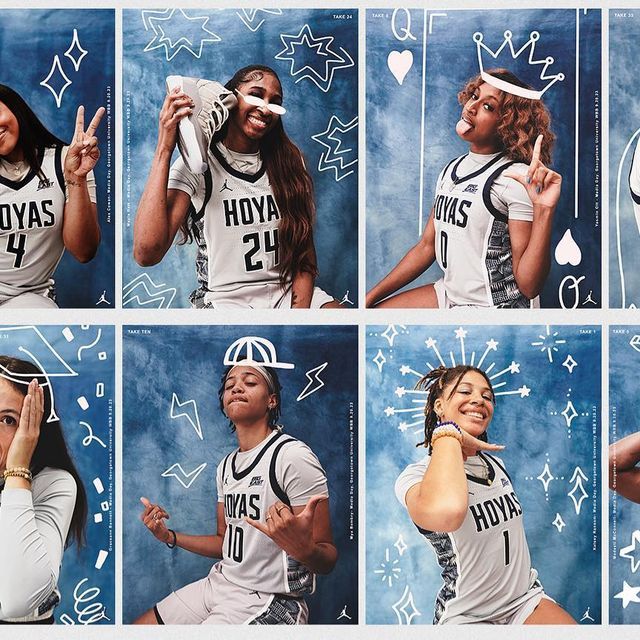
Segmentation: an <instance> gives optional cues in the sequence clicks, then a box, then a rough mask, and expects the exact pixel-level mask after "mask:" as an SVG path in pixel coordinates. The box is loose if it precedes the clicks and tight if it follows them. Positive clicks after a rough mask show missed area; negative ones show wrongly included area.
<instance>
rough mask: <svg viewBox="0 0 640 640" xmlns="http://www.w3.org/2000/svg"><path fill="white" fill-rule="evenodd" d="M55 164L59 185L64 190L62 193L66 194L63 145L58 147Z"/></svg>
mask: <svg viewBox="0 0 640 640" xmlns="http://www.w3.org/2000/svg"><path fill="white" fill-rule="evenodd" d="M54 166H55V169H56V177H57V178H58V186H59V187H60V189H61V190H62V194H63V195H66V188H65V182H64V171H63V169H62V147H60V146H58V147H56V157H55V160H54Z"/></svg>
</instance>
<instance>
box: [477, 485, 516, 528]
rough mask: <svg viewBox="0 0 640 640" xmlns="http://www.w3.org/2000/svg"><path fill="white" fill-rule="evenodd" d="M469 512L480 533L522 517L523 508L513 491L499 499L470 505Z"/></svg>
mask: <svg viewBox="0 0 640 640" xmlns="http://www.w3.org/2000/svg"><path fill="white" fill-rule="evenodd" d="M469 511H470V512H471V515H472V516H473V520H474V522H475V523H476V531H478V532H480V531H484V530H486V529H490V528H491V527H497V526H498V525H499V524H502V523H503V522H507V521H509V520H511V519H512V518H515V517H516V516H519V515H522V507H521V506H520V503H519V502H518V498H517V497H516V494H515V493H514V492H513V491H512V492H511V493H505V494H503V495H501V496H499V497H497V498H491V499H489V500H485V501H484V502H478V503H477V504H472V505H469Z"/></svg>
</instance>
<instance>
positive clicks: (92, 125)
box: [87, 107, 105, 137]
mask: <svg viewBox="0 0 640 640" xmlns="http://www.w3.org/2000/svg"><path fill="white" fill-rule="evenodd" d="M104 114H105V108H104V107H100V108H99V109H98V110H97V111H96V115H95V116H93V119H92V120H91V122H90V123H89V128H88V129H87V136H89V137H91V136H92V135H93V134H94V133H95V132H96V129H97V128H98V125H99V124H100V120H102V116H103V115H104Z"/></svg>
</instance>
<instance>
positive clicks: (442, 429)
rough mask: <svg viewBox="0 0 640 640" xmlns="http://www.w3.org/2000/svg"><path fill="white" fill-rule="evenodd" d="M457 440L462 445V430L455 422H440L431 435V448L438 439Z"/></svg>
mask: <svg viewBox="0 0 640 640" xmlns="http://www.w3.org/2000/svg"><path fill="white" fill-rule="evenodd" d="M443 437H450V438H455V439H456V440H457V441H458V442H459V443H460V445H462V430H461V429H460V427H459V426H458V425H457V424H456V423H455V422H451V421H448V422H439V423H438V424H437V425H436V427H435V429H434V430H433V433H432V434H431V446H433V443H434V442H435V441H436V440H437V439H438V438H443Z"/></svg>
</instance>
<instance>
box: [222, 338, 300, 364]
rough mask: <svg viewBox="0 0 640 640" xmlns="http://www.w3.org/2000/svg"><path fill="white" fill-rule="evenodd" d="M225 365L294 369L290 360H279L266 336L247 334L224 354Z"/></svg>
mask: <svg viewBox="0 0 640 640" xmlns="http://www.w3.org/2000/svg"><path fill="white" fill-rule="evenodd" d="M223 363H224V364H225V366H228V365H231V366H234V365H238V364H244V365H247V366H251V365H258V366H260V367H272V368H274V369H293V368H294V367H295V365H294V364H292V363H290V362H278V356H277V355H276V348H275V347H274V346H273V343H272V342H271V341H269V340H267V339H266V338H259V337H256V336H246V337H244V338H238V340H236V341H235V342H234V343H233V344H232V345H231V346H230V347H229V348H228V349H227V351H226V353H225V354H224V360H223Z"/></svg>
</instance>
